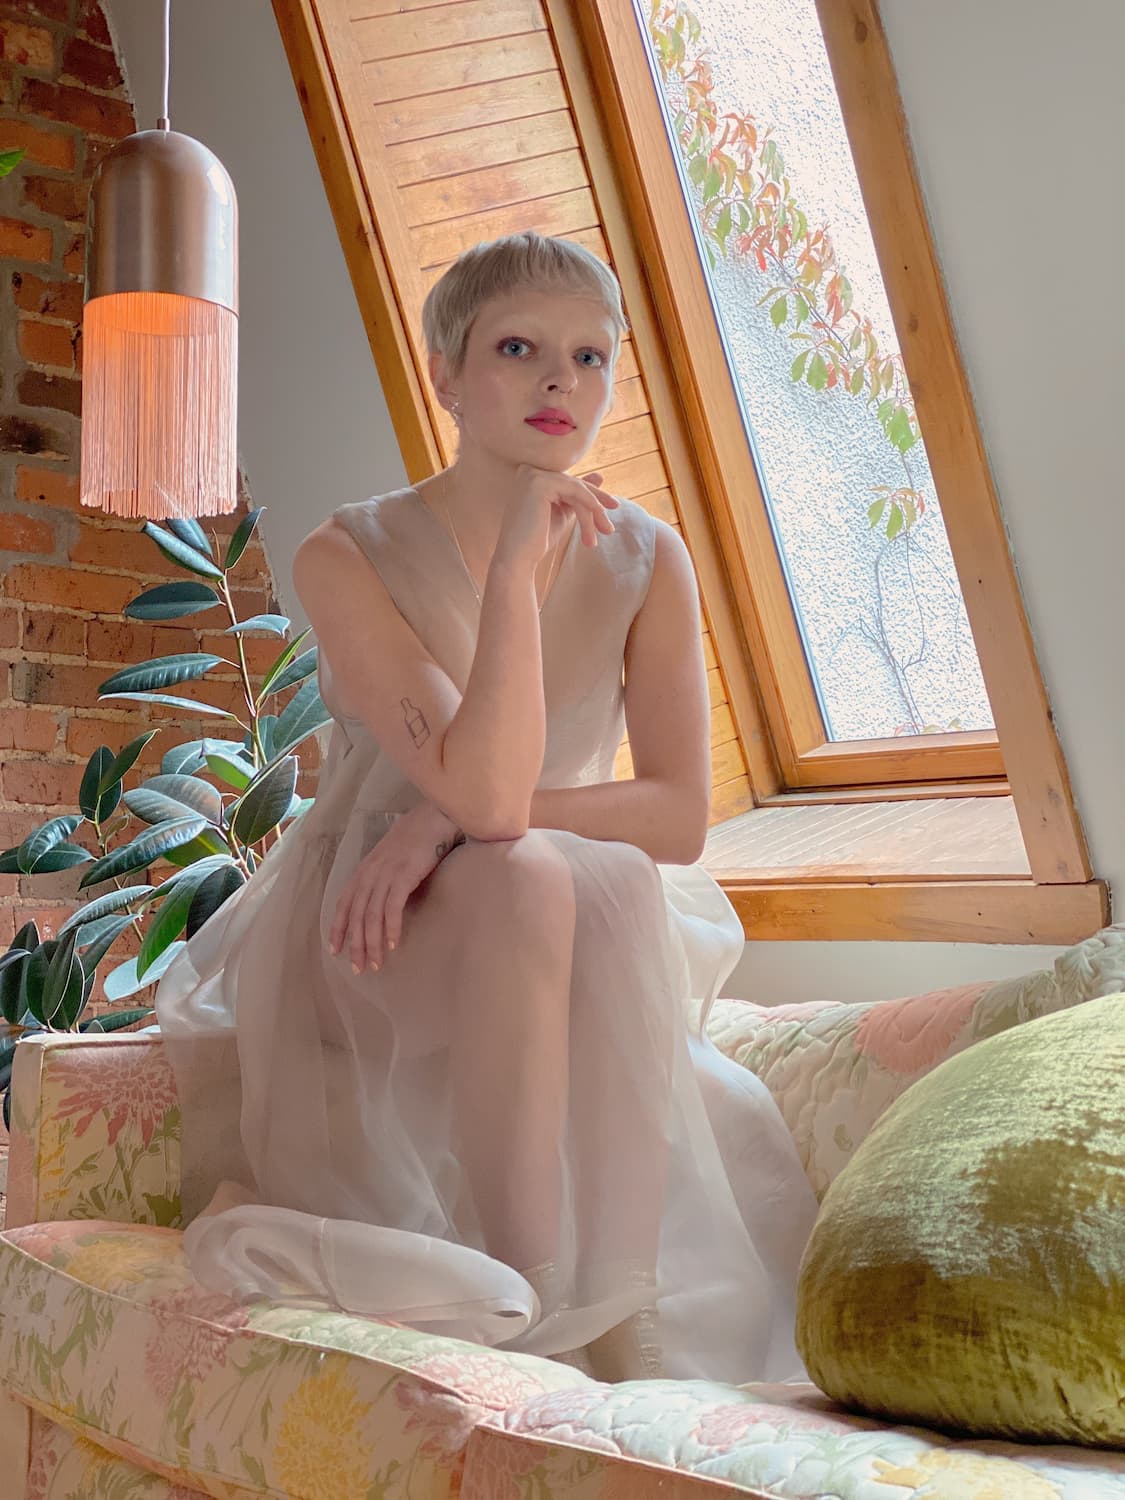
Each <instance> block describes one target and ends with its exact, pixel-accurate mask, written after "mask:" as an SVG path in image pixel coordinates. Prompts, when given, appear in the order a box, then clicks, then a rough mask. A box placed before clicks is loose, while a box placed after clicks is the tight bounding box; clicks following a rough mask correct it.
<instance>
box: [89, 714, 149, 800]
mask: <svg viewBox="0 0 1125 1500" xmlns="http://www.w3.org/2000/svg"><path fill="white" fill-rule="evenodd" d="M159 733H160V731H159V729H149V730H146V731H145V733H144V734H138V735H137V737H136V739H135V740H130V741H129V743H128V744H127V745H126V746H125V748H124V750H120V751H118V753H117V757H116V759H115V760H114V762H113V764H112V765H111V766H110V767H109V768H108V769H107V770H106V772H105V774H104V775H103V776H102V779H101V781H100V782H99V783H98V790H99V791H101V792H105V791H107V790H108V788H109V787H111V786H112V785H113V783H114V782H115V781H121V780H122V779H123V778H124V776H125V773H126V772H127V771H131V770H132V768H133V766H134V765H135V764H136V761H137V757H138V756H139V755H140V753H141V751H142V750H143V749H144V747H145V746H146V745H147V744H148V742H149V740H151V739H152V738H153V737H154V736H155V735H157V734H159Z"/></svg>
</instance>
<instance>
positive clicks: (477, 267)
mask: <svg viewBox="0 0 1125 1500" xmlns="http://www.w3.org/2000/svg"><path fill="white" fill-rule="evenodd" d="M423 320H424V329H425V334H426V339H427V343H428V345H429V349H430V375H431V379H432V382H433V387H434V391H435V394H436V397H437V400H438V401H439V402H440V403H441V405H442V406H443V407H445V408H446V410H448V411H449V412H451V414H452V415H453V417H454V420H455V421H456V422H457V425H458V429H459V435H460V443H459V450H458V455H457V459H456V461H455V462H454V463H453V464H452V465H451V466H450V467H449V468H448V469H445V470H443V471H442V472H441V473H439V474H436V475H435V476H434V477H433V478H431V479H429V480H427V481H425V482H424V483H422V484H420V485H418V486H416V487H411V488H408V489H404V490H400V491H396V492H392V493H390V494H387V495H382V496H378V497H376V498H374V499H372V500H367V501H362V502H360V503H357V504H349V505H344V506H342V507H341V508H340V509H338V510H337V511H336V512H335V513H334V514H333V515H332V517H331V518H330V519H329V520H328V521H326V522H325V523H324V524H323V525H321V526H319V527H317V529H316V530H315V531H313V532H312V533H311V534H310V535H309V536H308V537H307V538H306V539H305V540H304V542H303V543H302V544H301V547H300V548H299V550H298V553H297V556H296V559H295V562H294V569H293V578H294V584H295V587H296V589H297V592H298V594H299V596H300V598H301V601H302V604H303V605H304V607H305V609H306V610H307V612H308V616H309V620H310V622H311V623H312V625H313V627H314V629H315V631H316V635H317V639H318V641H319V644H320V650H321V655H320V678H321V690H322V695H323V698H324V701H325V703H326V705H327V706H328V708H329V710H330V712H331V713H332V715H333V718H334V720H335V723H334V726H333V730H332V738H331V743H330V747H329V751H328V755H327V758H326V762H325V765H324V767H323V770H322V773H321V783H320V791H319V794H318V796H317V799H316V802H315V805H314V806H313V807H312V809H311V810H310V811H309V812H308V813H307V814H306V816H305V817H304V818H302V819H301V820H300V821H299V822H298V823H295V824H294V825H293V826H292V827H291V828H290V829H289V830H288V832H287V834H286V836H285V838H284V839H283V840H282V841H281V842H280V843H279V844H278V845H277V847H276V848H275V849H274V850H271V852H270V855H269V857H268V858H267V859H266V860H265V861H264V862H263V864H262V866H261V868H260V869H259V870H258V871H257V872H256V874H255V876H254V878H253V879H252V880H251V881H250V882H249V883H248V884H247V885H246V886H244V887H243V888H242V889H241V890H240V891H239V893H238V894H237V896H236V897H235V898H234V899H233V900H232V901H231V902H229V903H228V904H227V906H226V907H224V908H223V909H222V912H221V913H220V914H219V915H218V916H217V917H216V918H215V919H212V921H211V922H209V923H208V924H207V926H206V927H205V928H204V929H202V930H201V932H200V933H198V934H197V935H196V937H195V938H194V939H193V940H192V942H191V943H189V944H188V946H187V948H186V949H185V950H183V952H182V953H181V954H180V956H179V958H178V959H177V961H176V962H175V963H174V964H173V965H172V966H171V968H170V969H169V970H168V972H167V974H166V975H165V977H164V979H163V981H162V982H161V985H160V989H159V992H158V996H157V1011H158V1015H159V1018H160V1023H161V1027H162V1029H163V1031H164V1034H165V1036H166V1038H167V1039H168V1045H169V1049H170V1054H171V1057H172V1061H173V1065H174V1067H175V1068H176V1072H177V1078H178V1081H179V1084H180V1092H181V1098H182V1100H183V1103H184V1110H185V1118H184V1152H185V1165H184V1181H185V1193H186V1195H187V1197H186V1201H185V1211H186V1213H187V1214H188V1215H189V1216H190V1215H191V1214H192V1213H196V1212H199V1211H200V1210H203V1209H204V1205H206V1209H205V1211H204V1212H202V1213H200V1215H199V1217H198V1218H196V1220H195V1223H194V1224H192V1225H191V1226H190V1227H189V1229H188V1231H187V1244H188V1253H189V1255H190V1256H191V1258H192V1264H193V1267H194V1269H195V1271H196V1274H197V1275H198V1276H199V1277H200V1279H201V1280H203V1281H205V1282H206V1283H207V1284H209V1285H212V1286H215V1287H218V1288H222V1289H224V1290H227V1291H230V1292H232V1293H234V1294H236V1295H239V1296H243V1297H249V1296H254V1295H258V1296H260V1295H269V1296H273V1297H294V1298H298V1299H304V1298H308V1297H310V1296H316V1297H320V1298H323V1299H324V1300H327V1301H328V1302H329V1303H331V1304H332V1305H338V1306H342V1307H346V1308H350V1309H351V1310H354V1311H366V1312H369V1313H374V1314H381V1315H384V1316H389V1317H394V1318H397V1319H399V1320H400V1321H402V1322H408V1323H417V1324H418V1325H419V1326H422V1325H425V1326H427V1327H429V1328H433V1329H440V1330H441V1331H442V1332H446V1333H453V1334H457V1335H460V1336H463V1337H468V1338H473V1339H476V1340H478V1341H480V1342H484V1343H489V1344H497V1345H499V1344H502V1345H503V1346H504V1347H506V1348H510V1349H518V1350H523V1351H528V1352H534V1353H539V1354H545V1355H551V1356H556V1357H559V1358H563V1359H567V1360H570V1361H571V1362H574V1363H577V1364H579V1365H581V1366H582V1367H583V1368H586V1369H587V1370H590V1371H591V1372H593V1373H596V1374H597V1375H599V1376H600V1377H601V1378H605V1379H617V1378H625V1377H629V1376H641V1375H667V1376H677V1377H687V1376H702V1377H710V1378H716V1379H731V1380H750V1379H776V1378H785V1377H788V1376H791V1375H794V1374H796V1373H799V1362H798V1360H797V1356H796V1354H795V1351H794V1347H793V1340H792V1323H793V1300H794V1288H795V1282H796V1272H797V1263H798V1260H799V1257H800V1253H801V1250H802V1248H803V1245H804V1241H805V1238H806V1236H807V1234H808V1231H809V1229H810V1228H811V1224H812V1220H813V1217H814V1213H815V1202H814V1199H813V1196H812V1193H811V1190H810V1188H809V1187H808V1184H807V1182H806V1180H805V1178H804V1175H803V1173H802V1170H801V1167H800V1163H799V1160H798V1157H797V1154H796V1150H795V1148H794V1146H793V1143H792V1140H791V1138H790V1136H789V1133H788V1131H787V1130H786V1128H785V1125H784V1123H783V1122H782V1120H781V1117H780V1115H779V1113H778V1111H777V1110H776V1108H775V1107H774V1105H773V1103H772V1100H771V1099H770V1097H769V1095H768V1092H767V1091H766V1089H765V1088H764V1087H763V1086H762V1085H761V1084H760V1083H759V1082H758V1080H756V1079H754V1078H753V1077H752V1076H751V1075H749V1074H748V1073H747V1072H746V1071H745V1070H743V1069H741V1068H739V1067H737V1066H736V1065H734V1064H733V1063H729V1062H727V1061H726V1060H725V1059H723V1058H722V1057H721V1056H720V1055H719V1054H718V1053H717V1051H716V1050H715V1049H714V1047H713V1046H712V1045H711V1044H710V1043H708V1042H706V1041H705V1040H704V1039H703V1038H702V1037H701V1035H699V1034H692V1033H693V1028H692V1027H691V1026H690V1025H689V1014H688V1012H689V1005H690V1003H691V1002H693V1001H694V1002H701V1003H702V1006H703V1011H704V1012H705V1011H706V1008H707V1006H709V1004H710V1002H711V1000H712V999H713V998H714V996H715V994H716V993H717V992H718V989H719V986H720V985H721V984H722V982H723V981H724V979H726V977H727V976H728V974H729V973H730V971H731V969H732V968H733V966H734V964H735V962H736V961H737V957H738V954H739V953H740V951H741V947H742V931H741V926H740V924H739V922H738V919H737V917H736V916H735V914H734V912H733V910H732V908H731V906H730V904H729V902H728V901H727V900H726V898H725V897H724V896H723V894H722V892H721V891H720V890H719V888H718V886H717V885H716V884H715V882H714V881H713V880H712V879H711V878H710V877H709V876H708V875H707V874H706V872H705V871H703V869H702V868H701V867H700V866H699V865H698V864H696V863H694V862H695V861H696V860H697V859H698V857H699V855H700V852H701V849H702V846H703V841H704V837H705V833H706V827H707V815H708V801H709V779H710V756H709V749H708V746H709V733H708V717H709V716H708V695H707V687H706V674H705V671H704V665H703V660H702V653H701V649H700V621H699V614H698V603H697V592H696V583H695V578H694V574H693V571H692V567H691V563H690V559H689V557H688V554H687V551H686V548H685V547H684V545H683V543H682V542H681V541H680V539H679V537H678V536H677V535H676V533H675V532H674V531H673V530H672V529H671V528H670V527H668V526H666V525H665V524H663V523H662V522H659V521H656V520H655V519H654V518H652V517H651V516H650V515H648V513H647V512H646V511H644V510H643V509H642V508H641V507H640V506H638V505H635V504H633V503H631V502H628V501H621V500H618V499H615V498H614V497H613V496H611V495H609V494H607V493H606V492H605V491H604V490H603V489H602V488H600V480H601V476H600V475H599V474H587V475H585V476H584V477H583V478H581V479H579V478H575V477H572V475H571V474H570V473H569V472H568V471H569V470H571V469H573V468H575V467H576V466H577V465H578V464H579V462H580V461H581V458H582V456H583V454H584V453H585V452H586V451H587V450H588V449H589V447H590V445H591V444H592V443H593V441H594V439H595V438H596V436H597V433H598V429H599V426H600V424H601V422H602V420H603V418H604V417H605V415H606V413H607V411H608V410H609V407H610V405H611V401H612V394H613V371H614V364H615V360H616V357H617V352H618V347H619V343H620V338H621V334H622V332H623V330H624V328H625V321H624V317H623V314H622V310H621V301H620V291H619V288H618V285H617V282H616V280H615V279H614V277H613V276H612V273H611V272H610V271H609V270H608V269H607V268H606V267H605V266H604V265H603V264H602V263H601V262H599V261H598V260H597V259H596V258H595V257H593V256H591V255H589V254H588V253H587V252H586V251H584V250H582V249H581V247H579V246H577V245H575V244H572V243H570V242H568V241H565V240H557V239H554V240H553V239H544V238H542V237H540V236H538V235H535V234H525V235H515V236H512V237H510V238H508V239H504V240H499V241H496V242H494V243H492V244H487V245H479V246H477V247H476V248H475V249H473V250H471V251H469V252H467V253H466V254H464V255H463V256H461V258H460V259H459V260H458V261H457V262H456V263H455V265H454V266H452V267H451V268H450V270H449V271H448V272H447V273H446V274H445V276H444V277H443V278H442V279H441V280H440V281H439V282H438V283H437V285H436V286H435V287H434V288H433V290H432V291H431V293H430V295H429V297H428V298H427V300H426V305H425V308H424V312H423ZM626 726H627V728H628V733H629V740H630V747H631V752H632V757H633V765H634V772H635V779H633V780H629V781H621V782H615V781H614V780H613V763H614V758H615V754H616V751H617V748H618V746H619V744H620V741H621V738H622V733H623V731H624V729H625V727H626ZM698 1027H699V1021H698V1017H697V1018H696V1022H695V1029H696V1031H698ZM208 1200H210V1201H208Z"/></svg>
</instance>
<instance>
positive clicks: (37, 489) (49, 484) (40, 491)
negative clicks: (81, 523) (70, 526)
mask: <svg viewBox="0 0 1125 1500" xmlns="http://www.w3.org/2000/svg"><path fill="white" fill-rule="evenodd" d="M16 499H17V500H23V501H25V502H27V503H28V504H32V505H50V506H53V507H56V508H57V509H59V510H67V511H71V512H72V513H73V514H75V515H81V516H89V515H90V514H91V512H90V510H89V509H88V508H87V507H86V506H84V505H80V504H79V502H78V475H77V474H68V473H67V472H66V471H65V470H64V469H37V468H33V467H32V466H31V465H30V464H21V465H20V467H19V468H18V469H17V470H16Z"/></svg>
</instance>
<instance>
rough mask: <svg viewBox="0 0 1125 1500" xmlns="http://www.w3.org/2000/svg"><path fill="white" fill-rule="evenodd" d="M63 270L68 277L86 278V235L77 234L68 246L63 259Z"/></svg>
mask: <svg viewBox="0 0 1125 1500" xmlns="http://www.w3.org/2000/svg"><path fill="white" fill-rule="evenodd" d="M62 268H63V270H64V271H65V272H66V273H67V275H68V276H85V274H86V236H85V235H84V234H76V235H75V236H74V238H73V239H72V240H71V242H70V244H69V245H68V246H67V248H66V253H65V254H64V256H63V258H62Z"/></svg>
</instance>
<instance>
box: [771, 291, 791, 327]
mask: <svg viewBox="0 0 1125 1500" xmlns="http://www.w3.org/2000/svg"><path fill="white" fill-rule="evenodd" d="M788 316H789V298H788V297H779V298H778V299H777V301H776V302H775V303H774V304H773V306H772V307H771V308H770V322H771V323H772V324H773V326H774V327H775V328H780V327H781V325H782V323H784V322H785V320H786V318H787V317H788Z"/></svg>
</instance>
